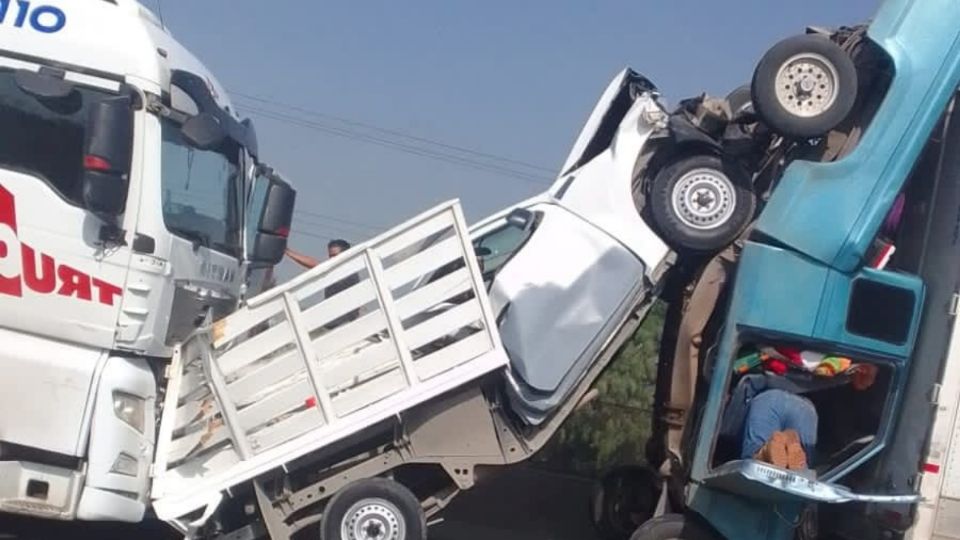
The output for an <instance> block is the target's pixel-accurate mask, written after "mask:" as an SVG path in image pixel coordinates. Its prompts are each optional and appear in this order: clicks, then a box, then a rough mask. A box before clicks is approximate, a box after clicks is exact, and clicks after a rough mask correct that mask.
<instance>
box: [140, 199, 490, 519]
mask: <svg viewBox="0 0 960 540" xmlns="http://www.w3.org/2000/svg"><path fill="white" fill-rule="evenodd" d="M505 364H506V355H505V354H504V353H503V350H502V346H501V344H500V340H499V335H498V334H497V332H496V324H495V321H494V320H493V316H492V314H491V310H490V307H489V304H488V301H487V297H486V291H485V290H484V286H483V280H482V276H481V274H480V270H479V267H478V265H477V263H476V260H475V258H474V256H473V249H472V245H471V243H470V237H469V232H468V229H467V227H466V224H465V220H464V218H463V214H462V211H461V209H460V207H459V205H458V203H456V202H450V203H446V204H443V205H440V206H438V207H436V208H434V209H433V210H431V211H428V212H426V213H424V214H423V215H421V216H419V217H417V218H415V219H413V220H411V221H409V222H407V223H405V224H404V225H401V226H399V227H397V228H395V229H393V230H391V231H390V232H388V233H385V234H383V235H381V236H379V237H377V238H375V239H374V240H371V241H370V242H367V243H365V244H363V245H359V246H357V247H355V248H353V249H350V250H349V251H347V252H345V253H343V254H342V255H340V256H339V257H337V258H335V259H333V260H330V261H327V262H326V263H324V264H322V265H320V266H318V267H317V268H315V269H313V270H311V271H309V272H307V273H305V274H303V275H301V276H299V277H297V278H296V279H293V280H291V281H290V282H288V283H286V284H283V285H280V286H278V287H276V288H274V289H272V290H270V291H267V292H265V293H264V294H262V295H260V296H258V297H256V298H253V299H252V300H251V301H250V302H249V303H248V305H247V306H245V307H244V308H242V309H241V310H239V311H238V312H236V313H235V314H233V315H231V316H229V317H227V318H225V319H223V320H221V321H218V322H217V323H215V324H214V325H213V326H212V328H210V329H208V330H207V331H204V332H199V333H198V334H196V335H195V336H193V337H192V338H191V339H190V340H188V342H187V343H184V344H183V345H182V346H181V347H180V348H179V351H178V354H177V355H176V357H175V359H174V363H173V364H172V365H171V369H170V371H171V373H170V381H169V383H168V387H167V396H166V401H165V410H164V413H163V417H162V421H161V428H160V436H159V440H158V447H157V460H156V463H155V471H154V488H153V496H154V498H155V499H157V500H156V502H155V505H156V507H157V512H158V514H161V517H173V516H179V515H182V514H183V513H185V512H186V511H189V510H193V509H196V508H199V507H201V506H203V505H205V504H207V503H208V502H209V500H203V498H204V497H206V499H211V498H216V495H217V493H219V492H221V491H223V490H224V489H229V487H230V486H232V485H235V484H236V483H239V482H241V481H243V480H244V479H249V478H252V477H254V476H256V475H258V474H262V473H263V472H265V471H267V470H269V469H271V468H276V467H280V466H282V465H283V464H284V463H286V462H287V461H289V460H290V459H295V458H296V457H299V456H301V455H304V454H305V453H307V452H310V451H312V450H315V449H317V448H319V447H322V446H324V445H326V444H329V443H330V442H334V441H336V440H339V439H341V438H343V437H345V436H348V435H350V434H352V433H356V432H357V431H359V430H362V429H364V428H366V427H369V426H371V425H373V424H375V423H377V422H380V421H383V420H384V419H386V418H389V417H390V416H393V415H396V414H399V413H400V412H403V411H404V410H406V409H407V408H409V407H412V406H414V405H416V404H419V403H422V402H423V401H426V400H427V399H430V398H432V397H436V396H437V395H439V394H440V393H443V392H446V391H449V390H450V389H453V388H455V387H457V386H459V385H462V384H464V383H466V382H469V381H470V380H473V379H475V378H477V377H479V376H481V375H483V374H484V373H488V372H490V371H492V370H495V369H497V368H500V367H502V366H504V365H505Z"/></svg>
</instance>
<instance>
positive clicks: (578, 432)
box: [534, 303, 666, 476]
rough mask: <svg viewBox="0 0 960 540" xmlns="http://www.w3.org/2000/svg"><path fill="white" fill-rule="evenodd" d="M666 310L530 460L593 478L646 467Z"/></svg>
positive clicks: (660, 308) (659, 309)
mask: <svg viewBox="0 0 960 540" xmlns="http://www.w3.org/2000/svg"><path fill="white" fill-rule="evenodd" d="M665 312H666V308H665V306H664V305H663V304H660V303H658V304H657V305H655V306H654V307H653V308H652V309H651V310H650V313H649V315H648V316H647V319H646V320H645V321H644V322H643V324H642V325H641V326H640V328H638V329H637V332H636V334H634V336H633V337H632V338H631V339H630V340H629V341H628V342H627V343H626V345H624V347H623V349H622V350H621V351H620V352H619V353H618V354H617V356H616V357H615V358H614V360H613V362H612V363H611V365H610V367H608V368H607V370H606V372H604V374H603V375H602V376H601V377H600V378H599V379H598V380H597V383H596V385H595V388H596V389H597V390H598V391H599V392H600V394H599V396H598V397H597V398H596V399H595V400H594V401H593V402H591V403H590V404H588V405H587V406H585V407H584V408H582V409H580V410H579V411H577V412H576V413H574V414H573V415H572V416H571V418H570V419H569V420H568V421H567V422H566V424H565V425H564V426H563V427H562V428H561V429H560V430H559V431H558V432H557V434H556V435H555V436H554V439H553V440H552V441H550V443H549V444H548V445H547V446H546V447H545V448H544V449H543V451H541V452H540V453H539V454H538V455H537V456H536V457H535V458H534V459H535V461H536V462H537V463H540V464H541V465H544V466H546V467H549V468H551V469H559V470H564V471H568V472H574V473H578V474H586V475H591V476H592V475H595V474H596V473H598V472H600V471H602V470H604V469H606V468H609V467H611V466H614V465H619V464H638V463H643V462H644V461H645V458H644V447H645V446H646V443H647V440H648V439H649V437H650V430H651V417H652V414H653V398H654V389H655V386H656V377H657V355H658V352H659V347H660V332H661V330H662V327H663V319H664V314H665Z"/></svg>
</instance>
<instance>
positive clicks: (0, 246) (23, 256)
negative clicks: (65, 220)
mask: <svg viewBox="0 0 960 540" xmlns="http://www.w3.org/2000/svg"><path fill="white" fill-rule="evenodd" d="M18 254H19V256H20V257H19V260H18V259H17V255H18ZM24 286H26V288H27V289H29V290H30V291H33V292H35V293H37V294H58V295H60V296H66V297H70V298H76V299H78V300H82V301H85V302H94V301H95V302H98V303H100V304H104V305H107V306H112V305H114V304H115V303H116V302H117V300H118V299H119V298H120V296H121V295H122V294H123V290H122V289H121V288H120V287H117V286H116V285H113V284H111V283H108V282H106V281H103V280H102V279H98V278H95V277H93V276H91V275H90V274H87V273H86V272H83V271H81V270H78V269H76V268H74V267H72V266H69V265H67V264H61V263H58V262H57V260H56V258H55V257H54V256H53V255H49V254H47V253H43V252H40V251H37V250H35V249H34V248H33V247H31V246H28V245H27V244H25V243H23V242H21V241H20V238H19V235H18V231H17V207H16V200H15V198H14V196H13V194H12V193H10V192H9V191H7V190H6V189H5V188H4V187H3V186H0V295H7V296H16V297H22V296H23V288H24ZM94 291H96V295H94Z"/></svg>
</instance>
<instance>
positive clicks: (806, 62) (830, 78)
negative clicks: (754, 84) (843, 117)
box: [776, 53, 840, 118]
mask: <svg viewBox="0 0 960 540" xmlns="http://www.w3.org/2000/svg"><path fill="white" fill-rule="evenodd" d="M839 81H840V75H839V73H837V68H836V67H835V66H834V65H833V62H831V61H830V60H827V58H826V57H825V56H823V55H819V54H815V53H802V54H798V55H795V56H793V57H791V58H790V59H789V60H787V61H786V62H784V63H783V65H781V66H780V70H779V71H778V72H777V80H776V84H777V86H776V88H777V101H778V102H779V103H780V106H781V107H783V108H784V109H786V111H787V112H789V113H790V114H792V115H794V116H797V117H800V118H813V117H815V116H819V115H821V114H823V113H824V112H826V111H828V110H829V109H830V107H833V104H834V103H835V102H836V101H837V94H838V92H837V90H838V88H837V84H838V83H839Z"/></svg>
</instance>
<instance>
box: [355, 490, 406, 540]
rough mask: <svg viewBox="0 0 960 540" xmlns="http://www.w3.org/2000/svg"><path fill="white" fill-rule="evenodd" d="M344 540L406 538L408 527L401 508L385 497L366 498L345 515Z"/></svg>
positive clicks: (393, 539)
mask: <svg viewBox="0 0 960 540" xmlns="http://www.w3.org/2000/svg"><path fill="white" fill-rule="evenodd" d="M340 535H341V537H342V538H343V539H344V540H404V539H405V538H406V536H407V535H406V528H405V527H404V523H403V519H402V518H401V514H400V510H399V509H398V508H397V507H396V506H395V505H393V504H392V503H391V502H389V501H386V500H383V499H364V500H362V501H360V502H358V503H357V504H355V505H353V506H351V507H350V509H349V510H348V511H347V513H346V514H345V515H344V516H343V522H342V524H341V527H340Z"/></svg>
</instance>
